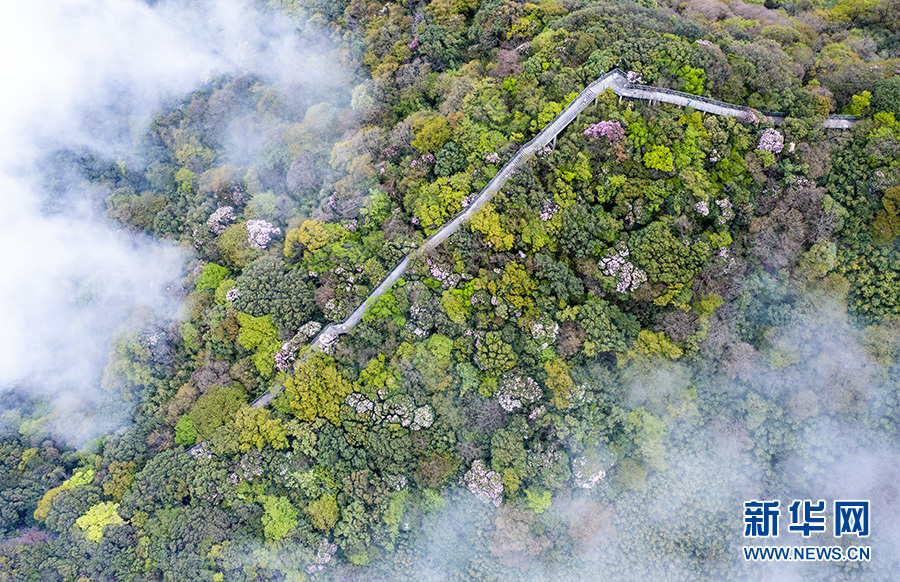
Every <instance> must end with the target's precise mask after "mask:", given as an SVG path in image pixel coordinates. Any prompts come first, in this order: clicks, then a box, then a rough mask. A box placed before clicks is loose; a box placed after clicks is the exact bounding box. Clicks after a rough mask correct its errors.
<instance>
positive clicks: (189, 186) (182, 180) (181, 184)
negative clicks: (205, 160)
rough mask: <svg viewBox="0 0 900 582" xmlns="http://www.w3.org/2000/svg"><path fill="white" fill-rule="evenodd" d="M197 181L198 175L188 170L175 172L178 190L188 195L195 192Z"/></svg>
mask: <svg viewBox="0 0 900 582" xmlns="http://www.w3.org/2000/svg"><path fill="white" fill-rule="evenodd" d="M196 180H197V175H196V174H194V173H193V172H192V171H190V170H188V169H187V168H179V170H178V171H177V172H175V183H176V184H178V189H179V190H180V191H182V192H184V193H186V194H189V193H191V192H192V191H193V190H194V183H195V182H196Z"/></svg>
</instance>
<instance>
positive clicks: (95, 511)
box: [75, 501, 125, 542]
mask: <svg viewBox="0 0 900 582" xmlns="http://www.w3.org/2000/svg"><path fill="white" fill-rule="evenodd" d="M118 509H119V504H118V503H112V502H109V501H105V502H103V503H98V504H97V505H94V506H93V507H91V508H90V509H89V510H88V511H87V513H85V514H84V515H82V516H81V517H79V518H78V519H76V520H75V525H77V526H78V527H79V528H81V530H82V531H83V532H84V534H85V535H86V536H87V538H88V539H89V540H91V541H95V542H99V541H100V538H102V537H103V528H104V527H106V526H108V525H125V520H124V519H122V517H121V516H120V515H119V513H118Z"/></svg>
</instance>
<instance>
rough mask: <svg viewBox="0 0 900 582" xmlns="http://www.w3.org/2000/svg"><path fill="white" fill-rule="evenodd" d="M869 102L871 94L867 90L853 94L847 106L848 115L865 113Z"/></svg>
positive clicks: (867, 110) (870, 102)
mask: <svg viewBox="0 0 900 582" xmlns="http://www.w3.org/2000/svg"><path fill="white" fill-rule="evenodd" d="M871 104H872V94H871V93H869V92H868V91H863V92H862V94H860V95H854V96H853V97H852V98H851V101H850V105H848V106H847V112H848V113H849V114H850V115H866V114H867V113H868V112H869V106H870V105H871Z"/></svg>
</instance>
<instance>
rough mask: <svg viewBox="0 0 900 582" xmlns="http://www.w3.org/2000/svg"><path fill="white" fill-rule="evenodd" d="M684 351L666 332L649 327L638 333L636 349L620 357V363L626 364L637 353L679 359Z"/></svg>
mask: <svg viewBox="0 0 900 582" xmlns="http://www.w3.org/2000/svg"><path fill="white" fill-rule="evenodd" d="M683 353H684V351H683V350H682V349H681V348H679V347H678V346H677V345H676V344H675V343H674V342H673V341H672V340H670V339H669V338H667V337H666V334H665V333H664V332H661V331H660V332H652V331H650V330H649V329H642V330H641V331H640V333H638V337H637V341H636V342H635V344H634V349H633V350H631V351H630V352H629V353H628V354H625V355H623V357H621V358H619V364H620V365H624V363H625V362H627V361H629V360H630V359H631V358H633V357H635V356H637V355H643V356H654V355H658V356H662V357H664V358H667V359H670V360H677V359H678V358H680V357H681V355H682V354H683Z"/></svg>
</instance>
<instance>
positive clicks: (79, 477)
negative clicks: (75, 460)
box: [34, 467, 94, 521]
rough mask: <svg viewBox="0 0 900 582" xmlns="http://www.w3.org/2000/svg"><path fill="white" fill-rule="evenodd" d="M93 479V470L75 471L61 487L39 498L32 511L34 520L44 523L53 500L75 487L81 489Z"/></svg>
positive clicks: (84, 468) (88, 468) (81, 469)
mask: <svg viewBox="0 0 900 582" xmlns="http://www.w3.org/2000/svg"><path fill="white" fill-rule="evenodd" d="M93 479H94V469H92V468H90V467H81V468H80V469H76V470H75V472H74V473H73V474H72V476H71V477H69V478H68V479H66V480H65V481H63V483H62V485H60V486H58V487H54V488H52V489H50V490H48V491H47V492H46V493H44V496H43V497H41V500H40V501H38V504H37V508H35V510H34V519H36V520H38V521H44V520H45V519H47V514H48V513H49V512H50V506H51V505H53V499H54V498H55V497H56V496H57V495H59V494H60V493H62V492H63V491H68V490H69V489H74V488H75V487H81V486H82V485H87V484H88V483H90V482H91V481H92V480H93Z"/></svg>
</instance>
